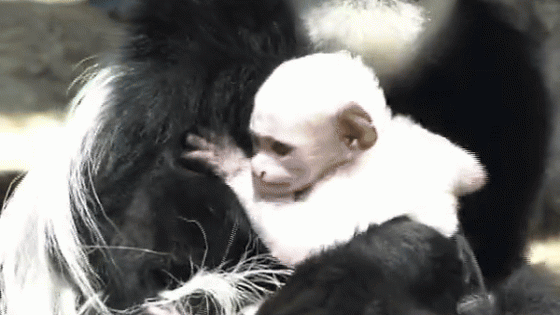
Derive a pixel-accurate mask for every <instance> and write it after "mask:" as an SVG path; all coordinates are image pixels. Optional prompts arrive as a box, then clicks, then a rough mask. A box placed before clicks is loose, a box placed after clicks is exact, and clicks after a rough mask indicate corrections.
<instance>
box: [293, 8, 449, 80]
mask: <svg viewBox="0 0 560 315" xmlns="http://www.w3.org/2000/svg"><path fill="white" fill-rule="evenodd" d="M455 2H456V0H445V1H442V0H425V1H421V3H422V5H421V4H419V3H416V2H408V1H403V0H327V1H313V0H292V3H293V5H294V6H295V8H296V11H297V12H298V13H299V16H300V17H301V19H302V20H303V24H304V32H305V33H306V35H307V36H308V37H309V39H310V40H311V42H312V43H313V45H314V46H315V49H316V50H317V51H323V52H335V51H339V50H349V51H352V52H354V53H357V54H360V55H362V56H363V57H364V60H365V61H366V62H367V63H368V64H370V65H371V66H373V68H374V69H375V70H376V73H377V75H378V76H380V77H384V76H386V75H395V74H399V73H402V72H403V70H405V69H406V70H408V68H409V67H410V66H411V63H412V62H414V61H415V57H416V56H417V55H418V52H419V51H420V50H421V49H422V48H423V47H424V45H426V44H427V43H428V44H429V43H430V42H431V40H432V39H433V36H437V34H439V33H440V30H441V29H442V28H443V27H444V26H445V25H446V22H447V19H448V17H449V15H450V14H451V12H452V11H453V9H454V6H455Z"/></svg>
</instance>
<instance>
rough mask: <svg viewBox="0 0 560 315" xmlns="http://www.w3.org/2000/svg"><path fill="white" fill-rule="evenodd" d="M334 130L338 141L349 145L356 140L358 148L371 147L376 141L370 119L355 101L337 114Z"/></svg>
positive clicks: (365, 148) (375, 132) (375, 133)
mask: <svg viewBox="0 0 560 315" xmlns="http://www.w3.org/2000/svg"><path fill="white" fill-rule="evenodd" d="M336 131H337V133H338V136H339V138H340V141H342V142H343V143H345V144H346V145H347V146H348V147H351V146H352V145H353V143H354V140H355V141H356V144H357V146H358V148H359V149H360V150H367V149H369V148H371V147H372V146H373V145H374V144H375V142H376V141H377V131H376V130H375V127H374V126H373V124H372V119H371V117H370V116H369V115H368V113H366V111H365V110H364V109H363V108H362V107H361V106H360V105H358V104H357V103H354V102H352V103H349V104H348V105H346V106H345V107H344V109H343V110H342V111H341V112H340V113H339V114H338V117H337V126H336Z"/></svg>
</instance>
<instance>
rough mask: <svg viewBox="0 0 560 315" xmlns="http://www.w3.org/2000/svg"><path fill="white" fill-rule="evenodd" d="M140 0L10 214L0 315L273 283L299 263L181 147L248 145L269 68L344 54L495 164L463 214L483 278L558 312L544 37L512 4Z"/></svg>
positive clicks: (257, 291) (248, 291) (180, 307)
mask: <svg viewBox="0 0 560 315" xmlns="http://www.w3.org/2000/svg"><path fill="white" fill-rule="evenodd" d="M137 2H138V5H137V6H136V9H135V12H131V15H127V16H130V21H129V22H130V26H131V27H130V30H129V32H128V35H127V36H126V38H125V41H124V43H123V45H122V47H121V49H120V50H119V51H118V52H117V55H116V56H114V58H113V59H112V60H110V61H109V62H107V63H106V62H105V61H104V60H101V61H100V63H99V65H98V67H97V69H94V71H91V72H89V73H88V75H86V76H84V78H85V79H87V80H86V81H87V83H86V84H85V85H84V87H83V88H82V90H81V91H80V93H79V94H78V96H77V98H76V100H75V102H74V103H75V105H76V108H75V110H74V113H73V115H72V119H71V121H72V122H71V123H69V125H68V127H67V129H65V130H64V132H63V133H62V134H61V135H60V136H59V137H58V138H56V139H53V144H52V145H51V146H50V148H51V149H50V150H49V152H46V153H45V155H44V163H42V164H41V165H36V166H35V167H34V168H33V169H32V170H30V172H29V173H28V175H27V176H26V178H24V180H23V181H22V182H21V183H20V185H19V186H18V188H17V190H16V191H15V193H14V195H13V197H12V198H11V199H10V200H9V201H8V203H7V204H6V206H5V208H4V209H3V211H2V217H1V218H0V300H1V306H0V313H3V314H9V315H12V314H77V313H82V314H83V313H98V314H109V313H114V312H117V311H124V310H126V311H129V312H132V313H134V312H136V313H147V314H161V313H164V314H189V313H190V314H192V313H195V314H196V313H197V312H198V313H204V312H205V311H208V312H209V313H213V312H218V313H219V312H224V313H226V314H236V313H238V312H239V310H240V309H241V308H242V307H243V306H245V305H247V304H251V303H253V302H255V301H256V300H260V299H261V298H262V296H263V295H265V294H266V293H267V292H269V291H270V290H273V289H274V288H276V285H277V284H278V279H276V278H275V277H276V276H281V275H283V274H285V273H286V271H285V270H282V269H274V268H271V267H270V265H269V263H268V262H267V263H263V261H262V260H259V259H258V257H261V256H258V254H260V253H263V252H265V249H264V246H262V244H261V243H260V241H259V240H258V239H257V237H256V235H255V233H254V232H253V231H252V230H251V227H250V224H249V220H248V218H247V216H246V214H245V212H244V211H243V208H242V207H241V205H240V204H239V202H238V200H237V198H236V196H235V194H233V192H232V191H231V190H230V189H229V188H228V187H227V186H226V185H225V184H224V183H223V182H222V181H221V180H219V179H217V178H215V177H212V176H207V174H206V173H204V172H200V171H198V170H196V169H189V165H185V164H184V158H183V155H184V154H185V151H186V150H188V148H186V147H185V146H184V139H185V137H186V134H187V133H188V132H189V131H190V130H194V129H196V128H198V127H203V128H208V129H210V130H214V129H215V130H218V131H220V130H223V129H225V130H226V133H227V134H229V136H231V137H232V138H233V139H234V141H235V143H236V145H237V146H239V147H241V148H242V149H243V150H244V151H246V152H250V151H251V149H252V148H251V141H250V136H249V134H248V127H249V118H250V115H251V110H252V102H253V98H254V95H255V93H256V91H257V89H258V88H259V87H260V85H261V84H262V83H263V82H264V80H265V78H266V77H267V76H268V75H269V74H270V72H271V71H272V69H274V68H275V67H276V66H277V65H279V64H280V63H281V62H283V61H285V60H287V59H291V58H293V57H295V56H298V55H300V54H308V53H312V52H317V51H338V50H342V49H344V50H349V51H352V52H353V53H357V54H361V55H362V58H363V60H364V61H365V62H366V63H368V64H369V65H371V66H372V67H373V68H374V70H375V72H376V73H377V74H378V76H379V81H380V86H381V88H382V89H383V90H384V91H385V96H386V99H387V103H388V104H389V106H390V107H391V110H392V111H393V113H396V114H405V115H407V116H411V117H412V118H413V119H414V120H415V121H417V122H419V123H420V124H421V125H422V126H424V127H425V128H426V129H428V130H430V131H431V132H434V133H437V134H440V135H442V136H444V137H445V138H447V139H449V140H450V141H451V142H452V143H456V144H458V145H460V146H461V147H464V148H465V149H467V150H469V151H470V152H473V153H475V154H476V155H477V156H478V157H479V158H480V160H481V163H482V164H483V165H484V166H485V168H486V170H487V173H488V181H487V183H486V185H485V186H484V187H482V188H481V189H480V190H479V191H476V192H474V193H472V194H469V195H466V196H463V197H461V205H462V207H461V209H460V210H459V215H460V216H459V218H460V220H459V221H460V222H461V226H462V228H463V230H464V232H465V235H466V237H467V238H468V239H469V241H470V242H471V244H472V245H473V247H474V248H473V249H474V252H475V254H476V256H477V259H478V261H479V262H480V264H481V268H482V271H483V273H484V275H485V278H486V279H485V280H487V283H488V284H489V285H490V287H491V289H495V288H498V289H499V290H502V288H504V290H502V291H503V292H506V293H504V294H503V295H504V296H505V297H506V298H505V299H498V300H500V301H502V300H506V301H509V302H508V303H505V305H506V307H503V309H504V311H503V313H505V312H506V311H509V312H510V313H514V314H515V313H517V314H532V313H535V312H532V311H531V310H535V309H537V310H542V311H541V312H540V313H544V314H547V313H549V314H554V313H558V309H559V308H558V300H557V299H555V296H554V295H551V294H550V288H549V285H550V284H549V283H548V282H547V281H544V280H543V281H541V280H540V279H541V277H538V276H537V275H535V272H534V271H533V269H531V268H528V267H521V266H524V265H525V263H524V259H523V253H524V244H525V235H524V232H525V228H526V215H527V213H528V209H529V207H528V204H529V203H530V201H531V199H532V195H533V192H534V190H535V189H536V187H537V184H538V180H539V177H540V174H541V172H542V169H543V165H544V152H545V144H546V142H547V139H546V136H547V125H548V123H547V120H546V116H547V98H546V93H545V90H544V88H543V84H542V80H541V77H540V72H539V71H538V67H537V66H536V65H535V64H534V63H533V61H534V60H533V55H532V54H531V53H532V50H531V49H532V48H533V47H534V44H535V43H533V42H532V41H531V39H530V38H528V37H527V36H525V35H524V34H523V33H521V32H519V31H518V30H516V29H515V28H514V27H512V26H511V25H510V24H508V23H507V21H506V20H505V19H504V15H503V14H502V12H503V11H502V10H501V9H502V8H504V6H502V4H501V3H500V2H499V1H497V0H496V1H491V0H488V1H486V0H449V1H436V0H433V1H430V0H419V1H404V0H399V1H397V0H379V1H378V0H371V1H366V0H361V1H360V0H356V1H344V0H340V1H338V0H332V1H321V0H309V1H297V0H293V1H281V0H249V1H245V0H243V1H240V0H239V1H238V0H165V1H163V0H139V1H137ZM334 21H338V22H339V23H335V24H330V25H334V27H330V28H329V27H327V26H329V23H331V22H334ZM372 22H373V25H372ZM352 32H354V33H352ZM355 35H357V36H355ZM362 35H367V36H362ZM397 35H398V36H397ZM356 38H358V39H360V40H358V41H356V40H355V39H356ZM343 39H344V40H343ZM345 39H349V40H345ZM384 39H390V41H384ZM389 44H390V45H389ZM301 197H305V196H301ZM402 197H403V198H405V197H406V196H404V195H403V196H402ZM337 210H338V209H337ZM452 224H453V227H451V226H450V228H455V222H453V223H452ZM401 236H403V235H400V234H399V237H401ZM248 244H249V246H248ZM246 248H248V249H249V250H248V252H246ZM395 249H399V248H398V247H395ZM420 250H421V249H420ZM377 254H379V253H377ZM254 255H257V256H254ZM255 257H256V258H255ZM333 261H334V260H333ZM411 266H412V265H411ZM427 267H428V268H427V269H425V270H428V271H429V270H431V269H430V267H434V266H427ZM545 277H546V276H545ZM291 279H292V280H293V281H296V280H297V279H296V278H291ZM300 279H301V278H300ZM499 290H498V291H499ZM499 292H500V291H499ZM206 302H207V303H206Z"/></svg>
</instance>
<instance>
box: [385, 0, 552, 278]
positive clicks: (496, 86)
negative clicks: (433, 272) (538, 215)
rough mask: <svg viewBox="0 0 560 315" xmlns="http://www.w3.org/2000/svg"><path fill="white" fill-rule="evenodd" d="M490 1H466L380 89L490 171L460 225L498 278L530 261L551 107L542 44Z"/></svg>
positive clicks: (468, 200)
mask: <svg viewBox="0 0 560 315" xmlns="http://www.w3.org/2000/svg"><path fill="white" fill-rule="evenodd" d="M420 3H421V2H420ZM491 3H492V2H491V1H472V0H459V1H458V7H457V8H456V12H455V16H454V17H453V19H452V23H451V24H450V25H447V26H445V34H444V35H442V36H439V38H440V39H439V40H436V42H433V43H430V45H429V47H427V48H425V49H424V50H423V51H421V52H420V58H419V63H418V65H419V66H418V67H415V68H414V69H412V72H411V73H405V74H402V75H400V76H398V77H397V78H395V79H393V80H391V81H390V82H388V81H386V82H381V85H382V86H383V88H384V90H385V92H386V95H387V100H388V104H389V106H390V107H391V108H392V109H393V111H394V112H397V113H404V114H408V115H411V116H412V117H413V118H414V119H416V120H417V121H418V122H419V123H420V124H422V125H423V126H424V127H426V128H428V129H429V130H431V131H433V132H435V133H438V134H441V135H443V136H445V137H446V138H448V139H450V140H451V141H453V142H455V143H457V144H459V145H461V146H463V147H464V148H466V149H468V150H471V151H473V152H475V153H476V154H477V155H478V156H479V157H480V160H481V162H482V164H483V165H484V166H485V167H486V169H487V171H488V173H489V180H488V183H487V185H486V186H485V187H483V188H482V190H480V191H479V192H477V193H475V194H472V195H469V196H467V197H465V198H463V200H461V205H462V207H461V211H460V221H461V224H462V228H463V230H464V233H465V235H466V236H467V238H468V239H469V240H470V242H471V244H472V246H473V248H474V251H475V253H476V256H477V257H478V260H479V263H480V265H481V267H482V270H483V272H484V275H485V276H486V277H487V279H488V280H489V281H491V282H499V281H501V280H503V279H504V278H505V277H507V276H508V275H509V274H510V273H511V272H512V271H513V270H514V269H515V268H517V267H519V266H520V265H522V264H523V258H522V257H523V255H524V249H525V243H526V240H527V228H528V216H529V213H530V209H531V207H530V204H531V202H532V201H533V200H534V198H535V193H536V191H537V188H538V186H539V182H540V180H541V177H542V174H543V171H544V163H545V154H546V145H547V141H548V136H549V125H550V121H549V116H550V103H549V99H548V97H547V92H546V90H545V87H544V84H543V78H542V76H541V73H540V72H539V69H538V67H537V61H538V60H537V58H538V55H537V51H536V48H537V43H535V42H532V41H531V39H530V38H529V37H527V36H526V35H525V34H523V33H521V32H519V31H517V30H515V29H513V28H512V27H511V26H510V25H508V24H506V23H505V22H502V21H501V16H500V15H499V13H500V12H501V11H500V8H499V6H498V5H496V6H494V5H492V4H491ZM493 3H494V4H495V3H496V2H493Z"/></svg>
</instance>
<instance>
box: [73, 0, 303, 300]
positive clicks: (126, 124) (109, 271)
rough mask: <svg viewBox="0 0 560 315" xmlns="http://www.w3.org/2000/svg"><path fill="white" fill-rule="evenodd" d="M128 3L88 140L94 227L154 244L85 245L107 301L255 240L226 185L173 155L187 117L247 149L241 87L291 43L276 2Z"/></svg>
mask: <svg viewBox="0 0 560 315" xmlns="http://www.w3.org/2000/svg"><path fill="white" fill-rule="evenodd" d="M134 8H135V12H133V13H131V21H130V22H131V29H130V32H129V36H128V40H127V41H126V42H125V43H124V45H123V47H122V50H121V52H120V57H119V60H118V62H117V64H118V65H120V66H121V67H122V68H121V69H122V70H123V71H124V74H123V75H121V76H120V77H118V78H117V80H116V82H115V84H114V87H115V91H114V93H113V95H112V98H111V100H110V104H109V105H108V106H107V107H106V108H105V109H104V115H103V117H105V119H106V120H105V121H104V122H103V125H102V126H101V130H100V133H99V135H98V136H97V138H96V140H95V145H94V148H93V156H97V157H99V159H100V162H101V163H100V165H101V167H100V168H99V170H98V171H97V173H95V174H94V175H93V183H94V188H95V190H96V192H97V196H98V198H99V200H100V202H101V205H102V206H103V209H104V212H101V211H99V213H98V215H97V219H98V221H99V222H100V228H101V229H102V234H103V237H104V238H105V240H106V241H107V243H108V245H110V246H121V247H122V246H126V247H135V248H143V249H147V250H150V251H153V252H142V251H138V250H128V249H112V250H108V251H104V252H101V251H95V252H93V253H92V254H90V261H91V262H92V263H93V264H94V266H95V267H96V269H97V271H98V272H99V273H100V275H101V279H102V280H103V282H104V283H105V287H106V288H107V293H108V300H107V305H108V306H110V307H113V308H117V309H124V308H127V307H130V306H132V305H135V304H137V303H141V302H143V301H144V300H145V299H146V298H150V297H154V296H155V295H156V294H157V292H159V291H161V290H163V289H170V288H173V287H174V286H176V285H177V281H187V280H188V279H189V277H190V275H191V273H192V271H194V270H193V269H192V266H191V263H192V264H193V265H194V266H204V267H206V268H213V267H217V266H218V265H220V264H222V263H224V262H230V263H232V264H235V263H236V262H238V261H239V259H240V257H241V255H242V254H243V252H244V251H245V249H246V248H247V247H248V248H249V249H250V250H252V253H259V252H264V251H265V249H264V248H263V247H262V245H261V244H260V243H258V241H256V237H254V236H253V232H252V231H251V228H250V226H249V224H248V221H247V218H246V216H245V213H244V212H243V210H242V208H241V207H240V205H239V204H238V202H237V200H236V198H235V196H234V195H233V193H232V192H231V191H230V190H229V189H228V188H227V187H226V186H225V184H223V183H222V182H220V181H218V180H217V179H216V178H212V177H208V176H204V174H200V173H198V172H196V171H192V170H189V169H187V168H186V167H185V165H182V164H181V163H180V162H179V160H180V158H179V157H180V155H181V154H182V153H184V150H185V149H186V148H185V147H184V141H183V139H184V135H185V134H186V132H187V131H188V130H190V129H192V128H194V127H196V126H205V127H207V128H210V129H212V128H220V129H226V130H228V131H229V132H231V134H233V135H234V137H235V139H236V140H237V141H238V143H239V145H241V146H242V147H244V148H245V149H246V150H248V151H249V150H250V138H249V136H248V134H247V128H246V127H247V124H248V120H249V117H250V112H251V106H252V105H251V104H252V97H253V95H254V93H255V92H256V89H257V88H258V87H259V85H260V84H261V82H262V81H263V80H264V79H265V78H266V76H267V74H268V73H269V72H270V71H271V70H272V69H273V68H274V67H275V66H276V65H277V64H278V63H280V62H281V61H283V60H285V59H286V58H287V57H289V56H290V54H291V53H292V51H293V49H294V47H295V43H294V35H293V34H292V33H293V30H292V28H293V27H294V22H293V21H292V17H291V13H290V11H289V10H288V9H287V7H286V6H285V5H284V4H283V3H282V2H280V1H262V0H255V1H225V0H224V1H190V0H189V1H181V0H176V1H157V0H154V1H143V2H141V3H138V4H137V5H136V6H135V7H134ZM86 171H89V170H84V172H86ZM92 188H93V187H92ZM92 206H94V205H92ZM108 219H110V221H109V220H108ZM195 221H196V222H197V223H198V224H200V226H199V225H197V223H195ZM113 224H114V225H116V227H115V226H113ZM116 228H118V232H117V229H116ZM82 234H83V235H84V239H88V235H87V233H86V231H85V230H84V231H82ZM203 235H204V236H203ZM205 237H206V239H205ZM230 238H232V240H233V241H230ZM250 240H252V242H254V244H253V245H252V246H250V245H251V243H250ZM206 243H207V244H206ZM205 253H206V254H205ZM203 258H204V259H203ZM227 266H228V265H227V264H226V265H225V267H227Z"/></svg>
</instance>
